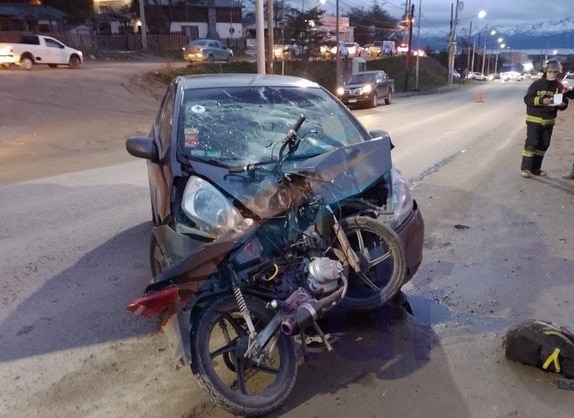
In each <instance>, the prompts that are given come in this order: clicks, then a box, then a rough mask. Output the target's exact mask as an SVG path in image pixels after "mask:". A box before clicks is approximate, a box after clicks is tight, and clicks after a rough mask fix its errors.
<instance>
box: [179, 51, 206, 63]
mask: <svg viewBox="0 0 574 418" xmlns="http://www.w3.org/2000/svg"><path fill="white" fill-rule="evenodd" d="M183 59H184V60H185V61H189V62H201V61H207V57H206V56H204V55H203V54H202V53H201V52H199V53H193V52H192V53H184V54H183Z"/></svg>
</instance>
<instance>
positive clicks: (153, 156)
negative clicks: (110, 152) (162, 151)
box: [126, 137, 159, 163]
mask: <svg viewBox="0 0 574 418" xmlns="http://www.w3.org/2000/svg"><path fill="white" fill-rule="evenodd" d="M126 150H127V151H128V152H129V153H130V155H133V156H134V157H138V158H144V159H146V160H150V161H152V162H154V163H157V162H158V161H159V152H158V149H157V145H156V144H155V141H154V140H153V139H152V138H142V137H132V138H128V139H127V140H126Z"/></svg>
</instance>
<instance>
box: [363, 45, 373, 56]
mask: <svg viewBox="0 0 574 418" xmlns="http://www.w3.org/2000/svg"><path fill="white" fill-rule="evenodd" d="M372 46H373V44H372V43H368V44H365V45H363V53H364V54H365V55H367V56H371V48H372Z"/></svg>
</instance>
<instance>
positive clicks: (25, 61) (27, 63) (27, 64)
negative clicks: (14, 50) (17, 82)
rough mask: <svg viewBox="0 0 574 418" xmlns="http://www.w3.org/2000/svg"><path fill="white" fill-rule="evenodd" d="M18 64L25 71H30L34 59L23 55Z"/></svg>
mask: <svg viewBox="0 0 574 418" xmlns="http://www.w3.org/2000/svg"><path fill="white" fill-rule="evenodd" d="M20 65H21V66H22V68H23V69H25V70H26V71H30V70H31V69H32V67H33V66H34V61H32V58H30V57H24V58H22V59H21V60H20Z"/></svg>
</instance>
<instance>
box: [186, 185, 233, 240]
mask: <svg viewBox="0 0 574 418" xmlns="http://www.w3.org/2000/svg"><path fill="white" fill-rule="evenodd" d="M181 209H182V210H183V212H184V213H185V215H186V216H187V217H188V218H189V219H190V220H191V221H193V222H194V223H195V224H196V225H197V227H198V229H200V230H202V231H204V232H206V233H208V234H209V235H211V236H213V237H214V238H217V237H218V236H220V235H221V234H223V233H224V232H225V231H228V230H230V229H232V228H234V227H236V226H238V225H239V224H240V223H241V222H242V220H243V217H242V216H241V214H240V213H239V212H238V211H237V209H235V208H234V207H233V206H232V205H231V202H230V201H229V200H228V199H227V198H226V197H225V196H224V195H223V194H222V193H221V192H220V191H219V190H217V189H216V188H215V187H214V186H213V185H212V184H210V183H209V182H207V181H205V180H203V179H202V178H200V177H190V178H189V180H188V181H187V184H186V186H185V190H184V192H183V198H182V200H181Z"/></svg>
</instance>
